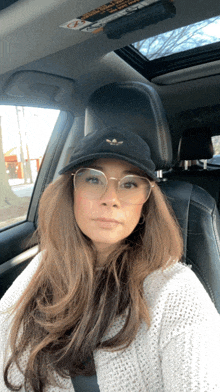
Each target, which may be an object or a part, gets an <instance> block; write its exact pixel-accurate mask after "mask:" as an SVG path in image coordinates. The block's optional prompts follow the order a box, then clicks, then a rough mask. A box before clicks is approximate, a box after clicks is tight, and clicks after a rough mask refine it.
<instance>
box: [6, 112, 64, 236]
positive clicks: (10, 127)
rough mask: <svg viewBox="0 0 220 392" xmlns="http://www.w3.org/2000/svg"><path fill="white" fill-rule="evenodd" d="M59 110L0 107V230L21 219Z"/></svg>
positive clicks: (23, 217)
mask: <svg viewBox="0 0 220 392" xmlns="http://www.w3.org/2000/svg"><path fill="white" fill-rule="evenodd" d="M59 113H60V111H59V110H54V109H42V108H33V107H22V106H8V105H7V106H6V105H4V106H3V105H2V106H0V230H1V229H4V228H5V227H7V226H10V225H13V224H15V223H17V222H21V221H24V220H25V219H26V216H27V211H28V207H29V203H30V199H31V195H32V191H33V188H34V183H35V181H36V178H37V174H38V171H39V168H40V165H41V162H42V159H43V156H44V153H45V150H46V147H47V144H48V141H49V138H50V136H51V133H52V131H53V129H54V126H55V123H56V121H57V118H58V116H59Z"/></svg>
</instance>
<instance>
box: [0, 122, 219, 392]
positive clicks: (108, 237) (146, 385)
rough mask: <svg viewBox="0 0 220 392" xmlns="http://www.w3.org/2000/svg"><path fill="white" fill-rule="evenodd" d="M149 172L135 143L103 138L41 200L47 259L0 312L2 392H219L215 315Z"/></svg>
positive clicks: (107, 134) (112, 132) (84, 147)
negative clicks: (184, 257) (186, 262)
mask: <svg viewBox="0 0 220 392" xmlns="http://www.w3.org/2000/svg"><path fill="white" fill-rule="evenodd" d="M154 173H155V166H154V163H153V162H152V160H151V157H150V149H149V147H148V145H147V144H146V143H145V142H144V141H143V140H142V139H141V138H140V137H139V136H137V135H135V134H133V133H131V132H127V131H124V130H123V131H122V130H120V131H119V130H117V129H104V130H103V131H102V132H94V133H91V134H89V135H87V136H86V137H85V138H83V139H82V141H81V142H80V143H79V145H78V146H77V148H76V149H75V151H74V152H73V155H72V157H71V159H70V163H69V164H68V165H67V166H66V167H64V168H63V169H62V170H61V172H60V174H61V176H60V178H59V179H58V180H57V181H55V182H54V183H53V184H50V185H49V186H48V188H47V189H46V190H45V192H44V194H43V196H42V198H41V201H40V207H39V227H38V233H39V239H40V249H41V252H40V253H39V254H38V255H37V256H36V257H35V258H34V259H33V260H32V261H31V263H30V264H29V265H28V267H27V268H26V269H25V270H24V271H23V272H22V274H21V275H20V276H19V277H18V278H17V279H16V280H15V282H14V283H13V285H12V286H11V287H10V289H9V290H8V291H7V292H6V294H5V295H4V297H3V298H2V300H1V302H0V332H1V339H2V347H3V350H2V353H4V354H5V356H6V358H5V362H4V366H3V354H2V358H1V363H0V365H1V376H0V377H1V378H0V391H1V392H4V391H8V390H12V391H16V390H22V389H19V388H18V387H19V386H20V387H21V388H22V387H23V391H34V392H39V391H47V392H54V391H63V392H64V391H76V392H78V391H83V392H86V391H93V392H95V391H101V392H103V391H108V392H113V391H126V392H130V391H132V392H146V391H151V392H154V391H155V392H156V391H167V392H168V391H169V392H172V391H175V392H179V391H191V392H193V391H203V392H205V391H219V390H220V378H219V371H218V369H217V366H218V364H219V363H220V320H219V314H218V313H217V310H216V309H215V307H214V305H213V303H212V302H211V300H210V298H209V296H208V294H207V293H206V291H205V290H204V288H203V287H202V285H201V283H200V282H199V281H198V279H197V278H196V276H195V275H194V273H193V272H192V271H191V269H190V268H188V267H187V266H186V265H184V264H182V263H181V262H180V261H181V257H182V253H183V243H182V237H181V233H180V229H179V226H178V224H177V222H176V219H175V217H174V215H173V213H172V211H171V208H170V207H169V205H168V204H167V202H166V201H165V198H164V196H163V195H162V193H161V191H160V190H159V187H158V186H157V184H156V181H155V180H156V177H155V174H154ZM8 336H9V337H10V341H8V342H7V338H8ZM8 348H9V349H8ZM16 387H17V388H16Z"/></svg>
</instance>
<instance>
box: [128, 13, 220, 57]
mask: <svg viewBox="0 0 220 392" xmlns="http://www.w3.org/2000/svg"><path fill="white" fill-rule="evenodd" d="M219 21H220V17H216V18H211V19H208V20H205V21H202V22H199V23H196V24H195V25H189V26H185V27H181V28H179V29H176V30H173V31H168V32H166V33H164V34H160V35H157V36H155V37H151V38H148V39H145V40H142V41H139V42H136V43H135V44H134V47H135V48H136V49H138V50H139V51H140V52H141V53H142V54H143V55H144V56H146V57H147V59H148V60H154V59H157V58H160V57H164V56H168V55H171V54H174V53H176V52H181V51H184V50H188V49H191V48H195V47H199V46H202V45H207V44H210V43H213V42H217V41H219V39H218V38H217V37H215V36H214V35H210V34H208V33H207V32H205V30H204V29H205V28H206V27H207V26H210V25H212V24H213V25H215V23H217V22H219Z"/></svg>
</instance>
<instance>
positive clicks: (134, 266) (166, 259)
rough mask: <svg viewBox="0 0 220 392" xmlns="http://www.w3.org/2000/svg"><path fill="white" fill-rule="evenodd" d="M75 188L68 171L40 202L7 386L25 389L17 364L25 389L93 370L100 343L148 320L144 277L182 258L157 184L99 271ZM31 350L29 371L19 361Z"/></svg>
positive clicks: (121, 344) (127, 336)
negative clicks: (20, 382)
mask: <svg viewBox="0 0 220 392" xmlns="http://www.w3.org/2000/svg"><path fill="white" fill-rule="evenodd" d="M73 193H74V192H73V185H72V177H71V174H70V173H67V174H65V175H62V176H60V178H59V179H58V180H56V181H55V182H54V183H51V184H50V185H49V186H48V187H47V189H46V190H45V191H44V193H43V195H42V197H41V200H40V206H39V225H38V230H37V232H38V235H39V239H40V250H41V251H42V253H41V256H42V259H41V262H40V265H39V266H38V269H37V271H36V273H35V274H34V276H33V278H32V280H31V282H30V284H29V285H28V287H27V288H26V290H25V292H24V293H23V295H22V296H21V297H20V299H19V300H18V302H17V303H16V306H15V309H14V311H16V313H15V318H14V321H13V324H12V328H11V332H10V347H11V350H12V354H11V357H10V358H9V360H8V362H7V365H6V367H5V370H4V380H5V384H6V386H7V387H8V388H9V389H10V390H12V391H16V390H19V387H18V386H17V387H16V386H14V385H12V383H11V382H9V375H10V368H11V366H12V365H13V364H15V363H16V364H17V366H18V368H19V369H20V370H21V371H22V372H23V374H24V377H25V387H27V386H30V387H31V388H32V390H33V391H34V392H41V391H43V390H44V388H45V386H46V385H48V384H51V383H53V382H55V383H56V381H55V379H53V378H52V376H51V374H52V373H53V372H54V371H56V372H58V374H59V375H60V376H62V377H69V376H71V377H75V376H76V375H79V374H81V375H82V374H84V375H92V374H94V373H95V366H94V360H93V352H94V350H95V349H104V348H105V349H109V350H120V349H121V348H125V347H128V346H129V344H130V343H131V342H132V341H133V339H134V338H135V336H136V333H137V330H138V328H139V326H140V323H141V321H142V320H144V321H145V322H146V323H147V325H148V326H150V317H149V311H148V307H147V302H146V299H145V298H144V292H143V282H144V279H145V278H146V277H147V276H148V275H149V274H150V273H151V272H153V271H155V270H157V269H159V268H162V270H164V269H166V268H167V267H168V266H170V265H171V264H174V263H176V262H177V261H178V260H180V259H181V257H182V253H183V241H182V236H181V231H180V228H179V225H178V223H177V221H176V218H175V216H174V214H173V212H172V209H171V207H170V206H169V204H168V203H167V201H166V199H165V197H164V195H163V194H162V192H161V191H160V189H159V187H158V185H157V184H155V186H154V188H153V189H152V192H151V195H150V197H149V199H148V200H147V202H146V203H145V204H144V206H143V209H142V214H143V215H144V218H145V220H144V222H142V219H141V221H140V222H139V223H138V225H137V226H136V228H135V230H134V231H133V232H132V233H131V235H130V236H129V237H128V238H126V239H125V240H124V241H123V243H121V244H120V246H119V247H118V249H117V250H115V251H113V252H112V253H111V254H110V255H109V257H108V259H107V262H106V265H105V268H103V269H102V270H98V271H96V269H95V266H96V261H97V254H96V250H95V248H94V246H93V245H92V243H91V240H90V239H89V238H87V237H86V236H85V235H84V234H83V233H82V232H81V230H80V229H79V227H78V225H77V223H76V220H75V217H74V212H73V202H74V200H73ZM125 310H126V322H125V324H124V326H123V328H122V329H121V330H120V332H119V333H118V334H117V335H115V336H114V337H112V338H111V339H108V340H105V341H103V339H102V338H103V337H104V335H105V333H106V331H107V329H108V328H109V327H110V325H112V323H113V321H114V319H115V318H116V317H117V316H118V315H120V314H122V313H123V312H125ZM21 327H22V328H21ZM20 328H21V331H20ZM18 338H19V339H18ZM27 349H28V350H29V351H28V352H29V354H28V360H27V366H26V369H25V370H23V369H21V367H19V360H20V359H21V357H22V354H24V353H25V351H26V350H27ZM89 359H91V360H90V361H89ZM10 379H11V378H10ZM12 379H13V377H12Z"/></svg>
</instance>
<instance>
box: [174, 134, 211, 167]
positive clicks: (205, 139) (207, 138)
mask: <svg viewBox="0 0 220 392" xmlns="http://www.w3.org/2000/svg"><path fill="white" fill-rule="evenodd" d="M211 135H212V132H211V130H210V128H208V127H202V128H191V129H187V130H186V131H184V133H183V135H182V137H181V139H180V142H179V148H178V161H191V160H196V159H210V158H212V157H213V152H214V149H213V144H212V138H211Z"/></svg>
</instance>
